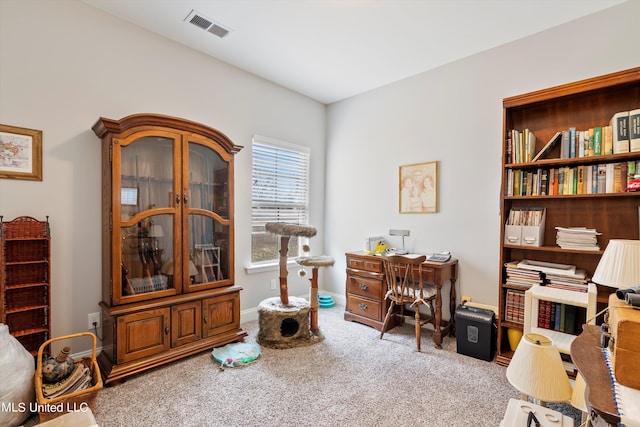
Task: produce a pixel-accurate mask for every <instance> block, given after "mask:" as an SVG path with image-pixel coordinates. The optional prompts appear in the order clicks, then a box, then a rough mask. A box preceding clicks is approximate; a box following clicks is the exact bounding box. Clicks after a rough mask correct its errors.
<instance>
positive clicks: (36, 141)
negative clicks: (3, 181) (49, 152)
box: [0, 125, 42, 181]
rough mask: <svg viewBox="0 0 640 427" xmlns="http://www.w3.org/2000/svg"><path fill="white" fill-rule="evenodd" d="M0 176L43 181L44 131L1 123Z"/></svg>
mask: <svg viewBox="0 0 640 427" xmlns="http://www.w3.org/2000/svg"><path fill="white" fill-rule="evenodd" d="M0 178H11V179H28V180H33V181H42V131H41V130H34V129H26V128H19V127H15V126H7V125H0Z"/></svg>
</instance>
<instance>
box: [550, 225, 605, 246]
mask: <svg viewBox="0 0 640 427" xmlns="http://www.w3.org/2000/svg"><path fill="white" fill-rule="evenodd" d="M556 230H558V231H557V234H556V243H557V244H558V246H560V247H561V248H562V249H576V250H581V251H599V250H600V246H598V239H597V236H599V235H600V234H602V233H598V232H597V231H596V230H595V229H593V228H585V227H556Z"/></svg>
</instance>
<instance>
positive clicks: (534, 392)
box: [507, 334, 571, 402]
mask: <svg viewBox="0 0 640 427" xmlns="http://www.w3.org/2000/svg"><path fill="white" fill-rule="evenodd" d="M507 379H508V380H509V382H510V383H511V385H512V386H514V387H515V388H516V389H517V390H518V391H520V393H522V394H525V395H527V396H530V397H533V398H534V399H538V400H540V401H544V402H568V401H570V400H571V383H570V382H569V377H568V376H567V372H566V371H565V369H564V365H563V364H562V359H561V358H560V352H559V351H558V348H557V347H556V346H555V344H554V343H553V341H551V339H549V338H547V337H545V336H544V335H540V334H526V335H525V336H524V337H523V338H522V340H520V343H519V344H518V348H517V349H516V351H515V353H514V354H513V357H512V358H511V362H510V363H509V366H508V367H507Z"/></svg>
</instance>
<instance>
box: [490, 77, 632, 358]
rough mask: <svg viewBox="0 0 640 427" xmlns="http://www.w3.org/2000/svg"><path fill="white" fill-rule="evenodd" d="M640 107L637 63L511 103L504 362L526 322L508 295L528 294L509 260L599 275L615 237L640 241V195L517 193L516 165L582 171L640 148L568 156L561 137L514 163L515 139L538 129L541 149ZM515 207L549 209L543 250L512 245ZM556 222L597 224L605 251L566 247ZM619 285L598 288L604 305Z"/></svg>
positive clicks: (501, 334) (505, 174) (505, 168)
mask: <svg viewBox="0 0 640 427" xmlns="http://www.w3.org/2000/svg"><path fill="white" fill-rule="evenodd" d="M636 108H640V68H634V69H630V70H626V71H621V72H617V73H613V74H608V75H604V76H601V77H595V78H591V79H587V80H582V81H578V82H575V83H569V84H565V85H562V86H557V87H553V88H549V89H544V90H540V91H536V92H532V93H528V94H524V95H519V96H514V97H511V98H506V99H504V101H503V110H504V114H503V118H504V120H503V142H502V146H503V162H502V178H503V180H502V189H501V197H500V204H501V206H500V214H501V235H500V284H499V310H500V313H499V318H498V354H497V362H498V363H499V364H502V365H508V364H509V361H510V360H511V357H512V355H513V352H512V351H511V350H510V347H509V344H508V340H507V333H506V332H507V329H509V328H515V329H519V330H522V329H523V325H522V324H520V323H516V322H514V321H507V320H506V317H505V314H506V313H505V312H506V309H505V304H506V296H507V292H508V291H510V290H516V291H523V289H522V288H521V287H513V286H510V285H507V284H506V271H505V263H507V262H509V261H517V260H522V259H533V260H538V261H545V262H551V263H560V264H570V265H575V266H576V267H578V268H581V269H584V270H585V271H586V272H587V274H588V275H589V277H590V276H592V275H593V273H594V271H595V269H596V266H597V265H598V261H599V260H600V256H601V255H602V253H603V251H604V249H605V248H606V246H607V244H608V242H609V240H611V239H638V237H639V224H638V223H639V218H638V209H639V208H638V207H639V206H640V192H624V191H617V192H609V193H596V194H585V193H584V192H582V193H580V194H566V193H565V194H562V195H548V194H549V193H548V192H547V193H546V195H524V196H523V195H511V193H510V192H509V187H510V185H509V184H510V182H509V174H510V172H509V171H510V170H513V171H516V170H517V171H526V172H531V173H532V174H533V173H537V172H538V173H539V172H540V171H544V170H553V169H557V168H564V167H567V168H578V167H581V166H586V167H589V166H592V165H600V164H615V163H618V164H621V163H624V162H638V161H639V160H640V152H626V153H618V154H603V155H597V156H585V157H579V156H578V154H576V156H577V157H574V158H561V157H563V156H561V145H562V144H561V141H558V142H557V143H556V144H555V145H554V146H553V148H552V149H551V150H550V151H549V152H548V153H546V154H545V155H544V156H543V157H542V159H541V160H538V161H536V162H513V161H512V157H511V156H510V155H509V153H510V150H509V149H508V142H507V141H508V138H509V136H510V131H511V130H512V129H515V130H519V131H522V130H524V129H529V130H531V131H532V132H533V133H534V134H535V136H536V137H537V139H536V143H535V149H534V153H538V152H539V151H540V150H541V149H542V148H543V146H544V145H545V144H546V143H547V142H548V141H549V140H550V139H551V138H552V136H553V135H554V134H555V133H556V132H559V131H563V130H567V129H569V128H572V127H573V128H576V129H577V130H588V129H590V128H595V127H602V126H606V125H609V123H610V120H611V118H612V117H613V116H614V114H616V113H618V112H621V111H629V110H633V109H636ZM639 173H640V172H639ZM512 208H525V209H526V208H544V209H545V212H546V225H545V228H544V232H543V236H544V244H543V245H542V246H539V247H534V246H517V245H509V244H505V243H504V237H505V236H504V234H505V232H504V226H505V224H506V222H507V217H508V215H509V211H510V210H511V209H512ZM555 227H586V228H593V229H596V230H597V232H599V233H601V235H599V236H598V244H599V246H600V250H589V251H584V250H575V249H562V248H560V247H559V246H557V245H556V244H555V242H556V229H555ZM612 291H613V290H612V289H610V288H604V287H601V286H597V302H598V306H599V307H598V308H601V307H604V306H606V303H607V297H608V294H609V293H610V292H612Z"/></svg>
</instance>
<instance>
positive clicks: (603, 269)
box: [591, 239, 640, 288]
mask: <svg viewBox="0 0 640 427" xmlns="http://www.w3.org/2000/svg"><path fill="white" fill-rule="evenodd" d="M591 281H592V282H594V283H597V284H598V285H603V286H609V287H611V288H628V287H630V286H635V285H639V284H640V240H616V239H613V240H609V244H608V245H607V249H605V251H604V254H602V258H600V262H599V263H598V267H597V268H596V271H595V273H593V277H592V278H591Z"/></svg>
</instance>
